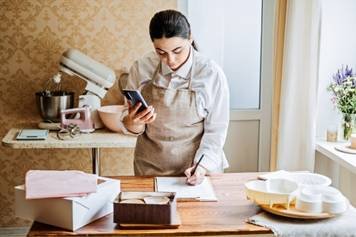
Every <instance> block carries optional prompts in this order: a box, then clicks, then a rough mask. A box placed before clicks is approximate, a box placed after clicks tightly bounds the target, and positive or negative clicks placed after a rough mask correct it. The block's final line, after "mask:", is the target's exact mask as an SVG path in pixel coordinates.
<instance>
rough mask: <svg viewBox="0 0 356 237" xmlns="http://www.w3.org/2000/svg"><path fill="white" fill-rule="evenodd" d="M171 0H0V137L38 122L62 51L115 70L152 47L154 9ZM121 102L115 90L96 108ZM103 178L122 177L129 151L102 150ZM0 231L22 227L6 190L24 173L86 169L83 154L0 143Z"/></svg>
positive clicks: (76, 82) (77, 83)
mask: <svg viewBox="0 0 356 237" xmlns="http://www.w3.org/2000/svg"><path fill="white" fill-rule="evenodd" d="M168 8H176V0H145V1H144V0H100V1H95V0H87V1H84V0H75V1H74V0H57V1H54V0H11V1H10V0H0V135H1V138H3V137H4V136H5V134H6V133H7V131H8V130H9V129H10V128H13V127H18V128H21V127H29V126H36V124H37V123H38V122H40V121H41V119H40V116H39V113H38V111H37V108H36V103H35V92H36V91H40V90H42V89H43V88H44V86H45V82H46V81H47V80H48V79H49V78H50V77H51V76H52V75H53V74H54V73H56V72H57V68H58V60H59V58H60V56H61V54H62V52H64V51H65V50H66V49H68V48H77V49H79V50H81V51H83V52H84V53H86V54H88V55H89V56H91V57H92V58H94V59H96V60H98V61H100V62H102V63H104V64H106V65H107V66H109V67H111V68H113V69H114V70H116V71H118V70H120V68H121V67H123V66H125V67H128V66H130V65H131V63H132V62H133V60H135V59H137V58H139V57H140V56H142V55H143V54H144V53H146V52H148V51H150V50H152V46H151V42H150V39H149V35H148V24H149V20H150V18H151V17H152V16H153V14H154V13H155V12H156V11H159V10H162V9H168ZM63 87H64V88H65V89H67V90H72V91H75V93H76V95H79V94H80V93H82V92H83V90H84V87H85V83H84V82H83V81H82V80H81V79H79V78H76V77H67V76H66V77H64V78H63ZM118 103H122V97H121V96H120V95H119V92H118V89H117V85H115V86H114V87H113V88H111V89H110V91H109V93H108V94H107V96H106V97H105V99H104V101H103V104H118ZM101 157H102V163H101V172H102V175H128V174H133V170H132V157H133V150H132V149H103V150H102V152H101ZM0 162H1V165H0V188H1V192H0V200H1V201H0V226H3V227H4V226H24V225H29V222H26V221H24V220H21V219H19V218H16V217H15V215H14V210H13V209H14V205H13V204H14V192H13V187H14V186H15V185H19V184H22V183H24V177H25V173H26V172H27V171H28V170H29V169H78V170H83V171H86V172H91V159H90V150H89V149H87V150H86V149H33V150H30V149H11V148H6V147H4V146H0Z"/></svg>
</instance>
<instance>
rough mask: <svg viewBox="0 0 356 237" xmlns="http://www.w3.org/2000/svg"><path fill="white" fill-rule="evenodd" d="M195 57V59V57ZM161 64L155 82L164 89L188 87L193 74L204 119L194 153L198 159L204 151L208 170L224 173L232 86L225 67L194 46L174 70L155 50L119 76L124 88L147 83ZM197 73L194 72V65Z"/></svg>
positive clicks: (199, 107) (134, 87) (204, 162)
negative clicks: (200, 138) (126, 72)
mask: <svg viewBox="0 0 356 237" xmlns="http://www.w3.org/2000/svg"><path fill="white" fill-rule="evenodd" d="M193 57H194V60H193ZM159 63H161V67H160V71H159V73H160V74H161V75H162V76H163V77H160V78H161V79H160V80H158V81H156V82H155V83H156V85H158V86H160V87H164V88H173V89H186V88H188V85H189V79H190V77H191V76H193V80H192V90H194V91H195V92H196V103H197V110H198V114H199V115H200V116H201V117H202V118H204V134H203V137H202V140H201V143H200V146H199V148H198V150H197V152H196V154H195V159H194V160H195V162H197V161H198V159H199V158H200V156H201V155H202V154H204V159H203V160H202V161H201V163H200V164H201V165H202V166H203V167H205V168H206V169H207V170H208V171H209V172H221V171H223V169H224V168H227V167H228V162H227V160H226V157H225V154H224V151H223V147H224V144H225V139H226V134H227V129H228V124H229V110H230V105H229V88H228V84H227V80H226V77H225V74H224V73H223V71H222V69H221V68H220V67H219V66H218V65H217V64H216V63H215V62H213V61H212V60H209V59H207V58H205V57H203V56H202V55H201V54H200V53H199V52H197V51H195V50H193V48H191V53H190V55H189V58H188V59H187V61H186V62H185V63H184V64H183V65H182V66H181V67H180V68H179V69H178V70H177V71H172V70H171V69H170V68H169V67H168V66H167V65H166V64H164V63H163V62H160V60H159V57H158V56H157V54H156V53H155V52H151V53H149V54H147V55H145V56H144V57H143V58H141V59H139V60H137V61H135V62H134V64H133V65H132V66H131V68H130V70H129V73H128V74H124V75H123V76H121V77H120V83H119V84H120V87H121V88H122V89H139V90H141V89H142V87H143V86H144V85H145V84H146V83H148V82H149V81H150V80H151V79H152V77H153V74H154V72H155V70H156V69H157V66H158V65H159ZM193 63H195V65H194V73H193V75H191V68H192V64H193Z"/></svg>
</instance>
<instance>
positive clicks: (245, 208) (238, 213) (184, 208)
mask: <svg viewBox="0 0 356 237" xmlns="http://www.w3.org/2000/svg"><path fill="white" fill-rule="evenodd" d="M257 175H258V173H229V174H219V175H213V176H211V181H212V184H213V186H214V189H215V192H216V195H217V197H218V200H219V201H218V202H179V203H178V212H179V214H180V217H181V220H182V225H181V226H180V227H179V228H178V229H155V230H138V229H137V230H123V229H118V228H117V227H116V224H115V223H113V216H112V215H108V216H106V217H103V218H101V219H99V220H97V221H95V222H93V223H91V224H89V225H87V226H84V227H83V228H81V229H79V230H77V231H75V232H69V231H65V230H63V229H60V228H56V227H53V226H49V225H45V224H40V223H37V222H35V223H34V224H33V225H32V227H31V229H30V232H29V233H28V236H73V235H74V236H128V235H136V236H137V235H140V236H143V235H144V236H147V235H150V236H152V235H155V236H157V235H159V236H168V235H185V236H187V235H188V236H196V235H211V236H216V235H250V234H254V235H256V234H260V235H263V236H267V235H268V236H272V232H271V231H270V230H269V229H266V228H263V227H260V226H256V225H251V224H247V223H246V222H245V220H246V219H247V218H248V217H250V216H253V215H255V214H256V213H258V212H259V211H260V209H259V208H258V207H257V206H256V205H255V204H253V203H252V202H251V201H248V200H247V199H246V196H245V193H244V185H243V184H244V183H245V182H246V181H248V180H252V179H256V177H257ZM115 178H119V179H120V180H121V189H122V191H153V189H154V181H153V178H152V177H133V176H131V177H115Z"/></svg>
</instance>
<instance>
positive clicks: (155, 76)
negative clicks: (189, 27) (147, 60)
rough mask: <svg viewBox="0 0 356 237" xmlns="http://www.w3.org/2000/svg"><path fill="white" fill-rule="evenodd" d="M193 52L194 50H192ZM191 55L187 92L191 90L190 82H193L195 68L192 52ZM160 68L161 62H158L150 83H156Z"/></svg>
mask: <svg viewBox="0 0 356 237" xmlns="http://www.w3.org/2000/svg"><path fill="white" fill-rule="evenodd" d="M192 50H194V49H192ZM191 53H193V55H192V56H193V59H192V66H191V68H190V75H189V82H188V83H189V84H188V90H192V80H193V73H194V68H195V67H194V66H195V60H194V52H191ZM161 68H162V62H161V61H159V63H158V65H157V67H156V70H155V71H154V73H153V76H152V82H157V81H156V80H157V79H158V74H159V72H160V71H161Z"/></svg>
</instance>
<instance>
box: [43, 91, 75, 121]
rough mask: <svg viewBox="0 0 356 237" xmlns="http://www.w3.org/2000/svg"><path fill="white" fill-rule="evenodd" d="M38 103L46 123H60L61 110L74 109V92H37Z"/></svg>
mask: <svg viewBox="0 0 356 237" xmlns="http://www.w3.org/2000/svg"><path fill="white" fill-rule="evenodd" d="M36 103H37V108H38V111H39V112H40V115H41V117H42V118H43V120H44V121H51V122H59V121H60V118H61V110H62V109H70V108H73V104H74V92H66V91H54V92H49V91H41V92H37V93H36Z"/></svg>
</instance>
